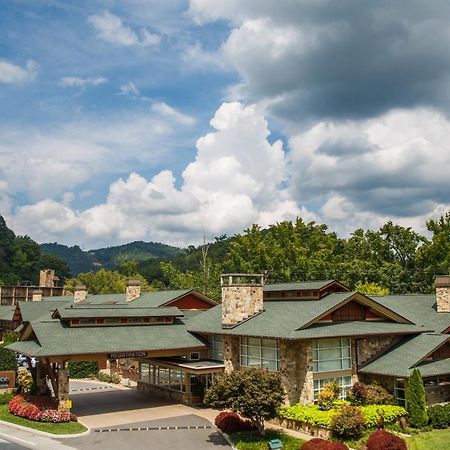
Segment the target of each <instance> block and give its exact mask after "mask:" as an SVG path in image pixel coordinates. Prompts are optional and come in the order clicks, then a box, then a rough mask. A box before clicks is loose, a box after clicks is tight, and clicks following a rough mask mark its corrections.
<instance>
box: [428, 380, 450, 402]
mask: <svg viewBox="0 0 450 450" xmlns="http://www.w3.org/2000/svg"><path fill="white" fill-rule="evenodd" d="M425 394H426V396H427V404H428V405H435V404H436V403H444V402H450V383H446V384H437V385H435V386H426V387H425Z"/></svg>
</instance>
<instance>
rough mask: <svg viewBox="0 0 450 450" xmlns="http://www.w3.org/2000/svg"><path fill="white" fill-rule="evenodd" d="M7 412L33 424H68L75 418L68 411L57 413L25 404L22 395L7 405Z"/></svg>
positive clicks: (56, 411)
mask: <svg viewBox="0 0 450 450" xmlns="http://www.w3.org/2000/svg"><path fill="white" fill-rule="evenodd" d="M8 410H9V412H10V413H11V414H14V415H15V416H18V417H23V418H25V419H28V420H33V421H35V422H53V423H60V422H70V421H71V420H73V418H75V419H76V417H75V416H73V415H72V414H70V413H69V412H68V411H58V410H57V409H53V408H43V407H39V406H38V405H36V404H34V403H30V402H27V401H26V400H25V398H24V397H23V396H22V395H16V396H15V397H13V398H12V399H11V401H10V402H9V404H8Z"/></svg>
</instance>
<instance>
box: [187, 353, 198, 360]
mask: <svg viewBox="0 0 450 450" xmlns="http://www.w3.org/2000/svg"><path fill="white" fill-rule="evenodd" d="M189 359H190V360H191V361H200V353H199V352H193V353H191V354H189Z"/></svg>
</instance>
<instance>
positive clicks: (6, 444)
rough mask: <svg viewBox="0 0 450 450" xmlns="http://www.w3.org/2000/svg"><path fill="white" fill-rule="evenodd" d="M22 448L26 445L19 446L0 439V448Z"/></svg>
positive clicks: (1, 449)
mask: <svg viewBox="0 0 450 450" xmlns="http://www.w3.org/2000/svg"><path fill="white" fill-rule="evenodd" d="M24 448H26V447H21V446H20V445H17V444H13V443H12V442H8V441H5V440H4V439H0V450H22V449H24Z"/></svg>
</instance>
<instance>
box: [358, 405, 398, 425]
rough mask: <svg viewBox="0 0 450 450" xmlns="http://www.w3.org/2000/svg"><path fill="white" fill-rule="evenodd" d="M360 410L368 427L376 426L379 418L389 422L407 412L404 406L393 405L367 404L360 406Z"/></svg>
mask: <svg viewBox="0 0 450 450" xmlns="http://www.w3.org/2000/svg"><path fill="white" fill-rule="evenodd" d="M361 412H362V414H363V416H364V419H365V421H366V424H367V426H368V427H369V428H373V427H376V426H378V424H379V423H380V420H381V418H383V422H384V423H386V424H389V423H394V422H396V421H397V420H398V419H399V418H400V417H403V416H406V414H407V412H406V409H405V408H403V407H402V406H395V405H367V406H363V407H362V408H361Z"/></svg>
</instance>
